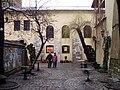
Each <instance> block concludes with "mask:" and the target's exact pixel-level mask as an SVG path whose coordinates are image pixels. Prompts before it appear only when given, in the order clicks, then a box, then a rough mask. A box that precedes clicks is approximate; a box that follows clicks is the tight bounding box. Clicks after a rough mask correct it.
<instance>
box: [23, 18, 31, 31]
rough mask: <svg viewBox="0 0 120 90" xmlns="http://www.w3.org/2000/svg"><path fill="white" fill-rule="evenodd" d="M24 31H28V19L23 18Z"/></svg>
mask: <svg viewBox="0 0 120 90" xmlns="http://www.w3.org/2000/svg"><path fill="white" fill-rule="evenodd" d="M24 31H30V20H24Z"/></svg>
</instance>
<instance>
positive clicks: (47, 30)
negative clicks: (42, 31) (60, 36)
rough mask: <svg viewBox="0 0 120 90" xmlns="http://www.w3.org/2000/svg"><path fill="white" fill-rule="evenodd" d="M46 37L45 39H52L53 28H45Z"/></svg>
mask: <svg viewBox="0 0 120 90" xmlns="http://www.w3.org/2000/svg"><path fill="white" fill-rule="evenodd" d="M46 37H47V38H54V28H53V26H50V25H49V26H47V28H46Z"/></svg>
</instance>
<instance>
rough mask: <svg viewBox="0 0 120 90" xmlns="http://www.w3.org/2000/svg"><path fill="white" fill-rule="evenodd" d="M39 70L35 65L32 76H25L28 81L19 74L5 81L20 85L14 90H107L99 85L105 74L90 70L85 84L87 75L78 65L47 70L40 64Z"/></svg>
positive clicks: (45, 66)
mask: <svg viewBox="0 0 120 90" xmlns="http://www.w3.org/2000/svg"><path fill="white" fill-rule="evenodd" d="M88 68H92V67H91V66H88ZM39 69H40V70H39V71H37V64H36V65H35V68H34V70H33V72H34V75H27V78H28V80H23V74H21V72H18V73H16V74H14V75H11V76H9V77H8V79H7V80H9V81H15V82H17V83H18V84H19V85H20V86H19V87H18V88H16V89H14V90H107V89H105V88H104V87H103V84H102V83H100V80H101V79H105V78H106V77H107V74H105V73H99V72H98V71H97V70H91V71H90V80H91V81H89V82H86V81H85V80H86V78H87V75H86V74H85V73H83V70H82V68H81V66H80V63H58V66H57V68H47V63H40V65H39ZM103 88H104V89H103Z"/></svg>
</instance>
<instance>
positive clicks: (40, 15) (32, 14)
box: [5, 0, 52, 73]
mask: <svg viewBox="0 0 120 90" xmlns="http://www.w3.org/2000/svg"><path fill="white" fill-rule="evenodd" d="M40 1H41V0H40ZM49 1H50V0H48V1H46V2H45V3H43V5H44V4H46V3H47V2H49ZM35 3H36V5H35V7H34V8H33V7H29V9H26V8H25V9H22V10H21V9H20V10H19V9H17V8H11V7H7V8H5V10H7V12H8V11H9V14H10V15H11V16H12V15H13V14H12V12H11V10H12V11H14V13H16V15H17V16H18V17H19V14H22V15H24V16H25V17H26V18H27V19H28V20H30V21H31V22H33V24H35V25H36V26H35V27H34V25H33V28H32V31H33V33H37V35H38V37H39V40H40V43H41V46H40V48H39V52H38V53H37V55H36V58H35V60H34V61H33V63H32V65H31V67H30V68H29V70H28V73H31V71H32V69H33V67H34V64H35V63H36V61H37V59H38V58H39V56H40V54H41V52H42V49H43V47H44V45H45V43H46V42H47V41H49V40H50V38H48V37H46V38H44V36H43V29H42V27H46V26H48V25H49V24H51V22H52V20H51V19H50V14H49V13H48V12H47V10H44V11H42V10H40V9H41V8H42V7H43V5H41V6H40V7H38V5H37V0H36V1H35ZM12 18H13V16H12ZM31 25H32V24H31ZM21 37H22V35H21Z"/></svg>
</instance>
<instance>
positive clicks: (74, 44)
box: [5, 9, 95, 61]
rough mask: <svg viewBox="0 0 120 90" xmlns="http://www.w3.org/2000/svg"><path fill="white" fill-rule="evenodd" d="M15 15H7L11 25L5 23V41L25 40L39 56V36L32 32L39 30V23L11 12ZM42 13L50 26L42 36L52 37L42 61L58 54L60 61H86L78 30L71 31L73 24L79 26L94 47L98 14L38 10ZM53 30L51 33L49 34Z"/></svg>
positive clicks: (44, 51) (43, 52) (66, 10)
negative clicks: (46, 15)
mask: <svg viewBox="0 0 120 90" xmlns="http://www.w3.org/2000/svg"><path fill="white" fill-rule="evenodd" d="M21 11H22V12H24V13H27V12H28V11H29V12H32V11H34V10H25V9H23V10H21ZM11 12H12V15H10V14H9V13H7V12H6V13H5V17H8V22H7V23H5V39H7V40H21V39H22V40H24V41H25V42H26V43H27V45H28V44H30V43H33V45H34V46H35V48H36V53H38V51H39V47H40V46H41V43H40V40H39V37H38V35H37V34H36V33H35V32H33V29H37V27H36V23H35V22H34V21H33V19H32V17H31V16H30V17H29V19H28V18H27V17H25V16H24V15H23V13H19V12H14V11H11ZM38 12H39V13H41V12H42V13H46V12H47V13H48V14H49V15H48V16H49V17H48V18H49V20H50V21H51V23H49V24H48V25H47V26H43V27H41V28H42V30H43V36H44V37H46V36H50V37H51V40H50V41H49V42H47V43H46V44H45V46H44V49H43V51H42V54H41V56H40V58H39V59H41V57H42V59H43V60H44V59H45V58H46V55H47V54H48V52H49V51H50V52H52V53H53V52H56V53H57V55H58V58H59V61H60V60H65V58H64V57H65V56H67V60H69V61H73V60H74V59H73V57H75V58H77V59H86V57H85V55H84V50H83V48H82V44H81V41H80V39H79V37H78V34H77V32H76V31H75V28H71V26H72V25H73V24H74V25H75V24H78V25H79V26H80V27H81V28H80V29H81V31H82V34H83V37H84V40H85V43H86V44H87V45H90V46H92V45H93V44H94V43H93V39H92V36H93V30H94V22H95V14H94V11H93V10H80V9H77V10H73V9H71V10H69V9H65V10H57V9H56V10H39V11H38ZM38 15H39V14H38ZM47 30H51V31H47Z"/></svg>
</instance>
